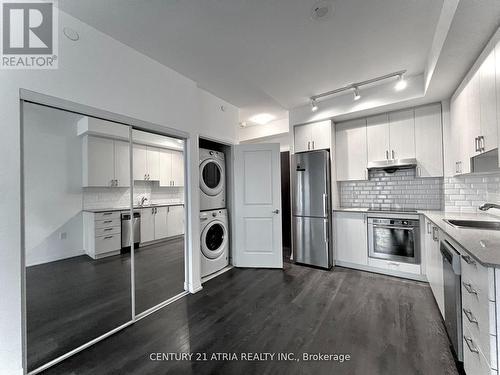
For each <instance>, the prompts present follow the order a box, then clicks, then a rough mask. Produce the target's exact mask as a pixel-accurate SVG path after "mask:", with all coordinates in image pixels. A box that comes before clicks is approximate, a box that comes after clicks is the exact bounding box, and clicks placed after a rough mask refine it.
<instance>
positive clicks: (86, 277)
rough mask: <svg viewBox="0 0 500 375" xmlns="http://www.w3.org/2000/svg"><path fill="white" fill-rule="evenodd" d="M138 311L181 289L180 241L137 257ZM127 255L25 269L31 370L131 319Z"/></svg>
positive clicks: (151, 248) (149, 248)
mask: <svg viewBox="0 0 500 375" xmlns="http://www.w3.org/2000/svg"><path fill="white" fill-rule="evenodd" d="M135 270H136V311H137V313H140V312H141V311H144V310H146V309H148V308H150V307H153V306H155V305H157V304H158V303H161V302H163V301H165V300H166V299H168V298H171V297H173V296H175V295H177V294H179V293H181V292H182V291H184V239H183V238H180V239H176V240H172V241H165V242H162V243H159V244H155V245H149V246H145V247H142V248H140V249H139V250H138V251H136V253H135ZM130 287H131V275H130V254H121V255H116V256H112V257H107V258H103V259H99V260H93V259H92V258H90V257H88V256H86V255H82V256H78V257H74V258H70V259H65V260H60V261H56V262H51V263H45V264H41V265H37V266H32V267H28V268H27V269H26V308H27V312H26V315H27V348H28V353H27V358H28V369H29V370H33V369H35V368H37V367H39V366H41V365H42V364H44V363H46V362H49V361H50V360H52V359H54V358H57V357H58V356H60V355H62V354H65V353H67V352H69V351H70V350H72V349H74V348H76V347H78V346H80V345H83V344H85V343H86V342H88V341H90V340H92V339H94V338H96V337H99V336H100V335H102V334H104V333H106V332H108V331H110V330H112V329H114V328H116V327H118V326H120V325H122V324H124V323H126V322H128V321H130V320H131V319H132V307H131V291H130Z"/></svg>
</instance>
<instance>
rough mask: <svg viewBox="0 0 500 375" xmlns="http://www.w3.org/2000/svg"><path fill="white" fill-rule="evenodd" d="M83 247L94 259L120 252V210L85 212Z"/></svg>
mask: <svg viewBox="0 0 500 375" xmlns="http://www.w3.org/2000/svg"><path fill="white" fill-rule="evenodd" d="M83 233H84V236H83V247H84V250H85V253H86V254H87V255H89V256H90V257H92V258H93V259H99V258H103V257H107V256H111V255H116V254H118V253H120V250H121V221H120V213H119V212H118V211H108V212H96V213H94V212H84V213H83Z"/></svg>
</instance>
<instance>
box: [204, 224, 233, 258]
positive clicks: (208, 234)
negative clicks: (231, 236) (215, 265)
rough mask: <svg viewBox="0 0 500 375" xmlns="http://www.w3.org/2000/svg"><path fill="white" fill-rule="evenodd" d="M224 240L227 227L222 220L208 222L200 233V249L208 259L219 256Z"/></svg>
mask: <svg viewBox="0 0 500 375" xmlns="http://www.w3.org/2000/svg"><path fill="white" fill-rule="evenodd" d="M226 242H227V229H226V225H225V224H224V223H223V222H222V221H219V220H214V221H212V222H210V223H209V224H208V225H207V226H206V227H205V229H203V232H202V233H201V251H202V253H203V255H205V256H206V257H207V258H208V259H217V258H220V257H221V256H222V253H223V252H224V247H225V246H226Z"/></svg>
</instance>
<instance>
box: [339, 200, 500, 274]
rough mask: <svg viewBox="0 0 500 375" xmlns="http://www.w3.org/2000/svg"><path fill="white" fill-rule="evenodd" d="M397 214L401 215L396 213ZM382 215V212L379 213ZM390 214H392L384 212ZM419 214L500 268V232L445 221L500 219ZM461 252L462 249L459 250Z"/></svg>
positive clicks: (478, 257)
mask: <svg viewBox="0 0 500 375" xmlns="http://www.w3.org/2000/svg"><path fill="white" fill-rule="evenodd" d="M333 211H344V212H368V208H348V207H346V208H344V207H338V208H334V209H333ZM394 212H395V213H401V212H397V211H394ZM377 213H381V212H377ZM384 213H387V214H390V213H391V212H384ZM417 214H420V215H424V216H425V217H427V218H428V219H429V220H430V221H432V222H433V223H434V224H435V225H437V226H438V227H439V229H441V230H442V231H443V232H444V233H445V234H446V235H448V236H449V237H451V239H453V240H454V241H455V242H456V243H457V244H458V245H460V247H461V249H462V250H464V251H465V252H467V253H468V254H470V255H471V256H472V257H473V258H474V259H476V260H477V261H478V262H479V263H481V264H482V265H483V266H486V267H499V268H500V231H497V230H486V229H474V228H458V227H454V226H453V225H451V224H448V223H447V222H445V221H444V219H448V220H449V219H462V220H481V221H500V217H498V216H495V215H492V214H488V213H482V212H478V213H460V212H449V211H433V210H417ZM458 250H460V249H458Z"/></svg>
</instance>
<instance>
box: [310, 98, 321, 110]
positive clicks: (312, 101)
mask: <svg viewBox="0 0 500 375" xmlns="http://www.w3.org/2000/svg"><path fill="white" fill-rule="evenodd" d="M318 108H319V107H318V102H317V101H316V100H315V99H311V111H313V112H316V111H317V110H318Z"/></svg>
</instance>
